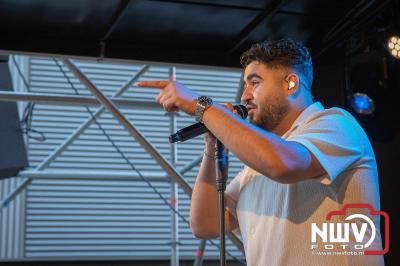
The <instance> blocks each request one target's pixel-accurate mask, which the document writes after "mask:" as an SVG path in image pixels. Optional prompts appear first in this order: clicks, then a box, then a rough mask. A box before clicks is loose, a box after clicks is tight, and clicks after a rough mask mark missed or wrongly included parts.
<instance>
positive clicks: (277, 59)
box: [240, 38, 313, 90]
mask: <svg viewBox="0 0 400 266" xmlns="http://www.w3.org/2000/svg"><path fill="white" fill-rule="evenodd" d="M253 61H259V62H261V63H263V64H265V65H266V66H267V67H270V68H281V67H283V68H291V69H293V70H294V71H295V72H296V73H297V74H298V75H301V76H302V77H300V82H303V83H304V85H305V86H306V88H307V89H309V90H310V89H311V85H312V82H313V65H312V58H311V55H310V52H309V50H308V49H307V47H305V46H304V45H303V44H301V43H300V42H297V41H294V40H292V39H289V38H288V39H281V40H274V41H264V42H262V43H256V44H253V45H252V46H251V47H250V49H249V50H247V51H246V52H244V53H243V54H242V56H241V57H240V63H241V64H242V66H243V68H246V67H247V66H248V65H249V64H250V63H251V62H253Z"/></svg>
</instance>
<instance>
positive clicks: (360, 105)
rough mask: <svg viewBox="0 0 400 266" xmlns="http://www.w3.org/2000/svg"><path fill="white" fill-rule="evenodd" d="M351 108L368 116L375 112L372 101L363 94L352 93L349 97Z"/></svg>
mask: <svg viewBox="0 0 400 266" xmlns="http://www.w3.org/2000/svg"><path fill="white" fill-rule="evenodd" d="M351 107H352V108H353V109H354V111H356V112H357V113H359V114H363V115H369V114H372V113H373V112H374V111H375V103H374V101H373V100H372V99H371V98H370V97H369V96H368V95H367V94H365V93H358V92H357V93H354V94H353V96H352V97H351Z"/></svg>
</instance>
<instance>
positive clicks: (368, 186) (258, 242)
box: [226, 102, 383, 266]
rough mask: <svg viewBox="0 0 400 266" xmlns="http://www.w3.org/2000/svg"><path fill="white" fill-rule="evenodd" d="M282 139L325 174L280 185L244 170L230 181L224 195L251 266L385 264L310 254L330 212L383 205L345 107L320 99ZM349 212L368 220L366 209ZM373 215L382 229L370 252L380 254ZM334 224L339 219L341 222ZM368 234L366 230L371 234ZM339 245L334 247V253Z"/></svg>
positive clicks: (366, 147)
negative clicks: (314, 233) (316, 229)
mask: <svg viewBox="0 0 400 266" xmlns="http://www.w3.org/2000/svg"><path fill="white" fill-rule="evenodd" d="M282 138H283V139H285V140H287V141H296V142H298V143H301V144H303V145H304V146H305V147H306V148H307V149H308V150H309V151H310V152H312V153H313V154H314V155H315V156H316V158H317V159H318V160H319V162H320V164H321V165H322V166H323V168H324V169H325V170H326V174H324V175H323V176H321V177H319V178H317V179H313V180H307V181H303V182H298V183H294V184H281V183H278V182H275V181H273V180H271V179H269V178H268V177H265V176H263V175H261V174H259V173H257V172H256V171H255V170H253V169H250V168H249V167H245V168H244V169H243V171H241V172H240V173H239V174H238V175H237V176H236V177H235V178H234V179H233V180H232V182H231V183H230V184H229V185H228V187H227V190H226V193H227V194H228V195H229V196H230V197H231V198H232V199H234V201H235V204H236V205H235V208H234V209H232V210H230V211H231V213H232V214H233V215H234V216H235V217H237V219H238V222H239V229H240V234H241V237H242V239H243V243H244V247H245V252H246V261H247V264H248V265H251V266H253V265H260V266H261V265H316V266H317V265H318V266H320V265H324V266H325V265H334V266H338V265H383V258H382V256H366V255H324V253H315V252H313V250H311V244H312V243H311V223H317V224H321V223H323V222H327V221H326V215H327V214H328V213H329V212H330V211H334V210H340V209H341V207H342V206H343V205H344V204H346V203H369V204H371V205H372V206H373V207H374V209H375V210H379V208H380V204H379V184H378V175H377V167H376V161H375V156H374V153H373V150H372V148H371V144H370V142H369V140H368V138H367V136H366V134H365V132H364V130H363V129H362V128H361V127H360V126H359V124H358V123H357V121H356V120H355V119H354V118H353V117H352V116H351V115H350V114H349V113H348V112H346V111H345V110H343V109H340V108H330V109H324V107H323V106H322V105H321V103H319V102H316V103H313V104H312V105H310V106H309V107H308V108H306V109H305V110H304V111H303V112H302V113H301V114H300V116H299V117H298V118H297V119H296V121H295V122H294V123H293V125H292V127H291V128H290V129H289V130H288V131H287V132H286V133H285V134H284V135H283V136H282ZM352 211H353V212H354V213H364V214H365V215H369V212H367V211H366V210H352ZM369 217H370V218H372V220H373V222H374V224H375V227H376V228H377V231H376V233H377V234H376V237H375V241H374V242H373V244H372V245H371V246H370V247H369V249H381V235H380V231H379V221H380V220H379V216H369ZM332 221H336V222H339V221H340V217H337V218H336V219H335V217H334V219H333V220H332ZM360 222H361V221H360ZM370 233H371V232H370V231H367V235H368V234H370ZM350 241H352V242H351V243H349V246H351V247H352V246H353V245H354V244H356V243H355V242H354V241H355V240H354V238H351V240H350ZM321 246H323V245H322V244H321ZM341 248H342V247H336V246H335V249H334V251H340V250H341ZM346 248H347V250H350V249H348V247H346ZM320 250H323V249H318V251H320ZM352 250H354V249H352Z"/></svg>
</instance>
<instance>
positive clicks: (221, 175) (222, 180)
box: [216, 140, 229, 266]
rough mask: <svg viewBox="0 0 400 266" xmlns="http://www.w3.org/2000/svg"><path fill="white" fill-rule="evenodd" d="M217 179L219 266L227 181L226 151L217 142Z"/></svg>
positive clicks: (222, 255)
mask: <svg viewBox="0 0 400 266" xmlns="http://www.w3.org/2000/svg"><path fill="white" fill-rule="evenodd" d="M216 149H217V156H216V159H217V177H216V181H217V182H216V187H217V192H218V200H219V235H220V246H219V252H220V257H219V259H220V260H219V261H220V266H225V265H226V256H225V255H226V253H225V250H226V245H225V189H226V181H227V179H228V152H229V151H228V150H225V147H224V144H222V142H221V141H219V140H217V143H216Z"/></svg>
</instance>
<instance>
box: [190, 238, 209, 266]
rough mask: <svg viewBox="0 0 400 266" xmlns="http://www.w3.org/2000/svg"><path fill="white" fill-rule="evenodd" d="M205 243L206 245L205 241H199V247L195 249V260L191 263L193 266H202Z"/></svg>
mask: <svg viewBox="0 0 400 266" xmlns="http://www.w3.org/2000/svg"><path fill="white" fill-rule="evenodd" d="M206 243H207V240H205V239H202V240H200V243H199V247H198V248H197V251H196V258H195V260H194V262H193V266H202V265H203V259H204V250H205V249H206Z"/></svg>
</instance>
